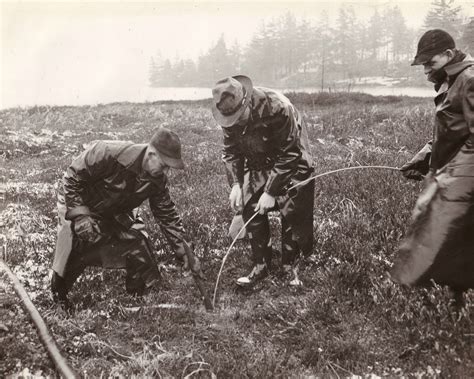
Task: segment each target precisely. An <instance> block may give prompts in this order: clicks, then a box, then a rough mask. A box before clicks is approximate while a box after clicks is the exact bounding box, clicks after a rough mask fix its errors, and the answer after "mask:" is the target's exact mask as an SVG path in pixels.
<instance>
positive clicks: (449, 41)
mask: <svg viewBox="0 0 474 379" xmlns="http://www.w3.org/2000/svg"><path fill="white" fill-rule="evenodd" d="M455 47H456V44H455V43H454V39H453V37H451V35H450V34H449V33H448V32H445V31H444V30H441V29H432V30H428V31H427V32H426V33H425V34H423V35H422V36H421V38H420V41H419V42H418V49H417V51H416V56H415V59H413V62H412V64H411V65H412V66H417V65H421V64H424V63H426V62H428V61H429V60H430V59H431V58H433V57H434V56H435V55H437V54H440V53H442V52H443V51H445V50H447V49H454V48H455Z"/></svg>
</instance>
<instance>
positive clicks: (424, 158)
mask: <svg viewBox="0 0 474 379" xmlns="http://www.w3.org/2000/svg"><path fill="white" fill-rule="evenodd" d="M431 149H432V144H431V142H428V143H427V144H426V145H425V146H423V149H421V150H420V151H419V152H418V153H416V154H415V156H414V157H413V158H412V159H410V160H409V161H408V162H407V163H405V164H404V165H403V166H402V167H401V168H400V171H401V172H402V174H403V176H404V177H405V178H407V179H413V180H422V179H423V178H424V176H425V175H426V174H428V171H429V169H430V159H431Z"/></svg>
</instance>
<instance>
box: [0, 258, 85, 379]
mask: <svg viewBox="0 0 474 379" xmlns="http://www.w3.org/2000/svg"><path fill="white" fill-rule="evenodd" d="M0 269H2V270H3V271H5V272H6V273H7V275H8V277H9V278H10V280H11V282H12V284H13V288H14V290H15V292H16V293H17V295H18V296H19V297H20V299H21V301H22V303H23V305H24V307H25V308H26V310H27V311H28V314H29V315H30V317H31V320H32V321H33V323H34V324H35V327H36V329H37V331H38V334H39V337H40V340H41V342H42V343H43V345H44V346H45V347H46V350H47V352H48V354H49V356H50V358H51V359H52V360H53V362H54V365H55V366H56V368H57V370H58V371H59V373H60V374H61V376H62V377H63V378H66V379H69V378H78V375H77V374H75V373H74V371H73V370H72V369H71V368H70V367H69V366H68V364H67V362H66V359H65V358H64V357H63V356H62V355H61V353H60V352H59V349H58V347H57V345H56V342H54V339H53V337H52V335H51V334H50V332H49V330H48V327H47V325H46V323H45V322H44V320H43V318H42V317H41V315H40V314H39V312H38V310H37V309H36V307H35V306H34V304H33V302H32V301H31V299H30V297H29V296H28V293H27V292H26V290H25V288H24V287H23V286H22V285H21V283H20V281H19V280H18V278H17V276H16V275H15V274H14V273H13V272H12V271H11V270H10V268H9V267H8V266H7V264H6V263H5V262H4V261H3V259H1V258H0Z"/></svg>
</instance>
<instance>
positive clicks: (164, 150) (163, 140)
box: [150, 126, 184, 170]
mask: <svg viewBox="0 0 474 379" xmlns="http://www.w3.org/2000/svg"><path fill="white" fill-rule="evenodd" d="M150 145H151V146H153V147H154V148H155V149H156V150H157V151H158V154H159V155H160V158H161V160H162V161H163V162H164V163H166V164H167V165H168V166H170V167H172V168H177V169H180V170H182V169H184V162H183V160H182V159H181V142H180V141H179V137H178V135H177V134H176V133H175V132H172V131H171V130H169V129H167V128H165V127H163V126H160V127H159V128H158V130H157V131H156V132H155V134H153V137H152V138H151V141H150Z"/></svg>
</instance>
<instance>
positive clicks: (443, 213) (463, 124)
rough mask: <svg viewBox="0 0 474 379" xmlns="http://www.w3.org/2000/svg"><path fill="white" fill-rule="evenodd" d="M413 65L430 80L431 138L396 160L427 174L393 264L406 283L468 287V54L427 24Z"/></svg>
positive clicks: (472, 142)
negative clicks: (432, 91) (404, 160)
mask: <svg viewBox="0 0 474 379" xmlns="http://www.w3.org/2000/svg"><path fill="white" fill-rule="evenodd" d="M412 65H423V66H424V72H425V74H426V75H427V76H428V80H430V81H432V82H434V83H435V89H436V91H437V94H436V97H435V105H436V113H435V124H434V133H433V141H432V146H431V150H432V151H431V152H430V144H428V145H427V146H425V148H424V149H423V151H421V152H420V153H419V154H417V156H415V158H414V159H413V160H412V161H410V162H408V163H407V164H405V165H404V167H402V172H404V174H405V176H406V177H409V178H415V179H417V178H419V177H420V176H421V174H423V175H426V177H425V183H424V190H423V192H422V193H421V195H420V196H419V198H418V200H417V203H416V206H415V210H414V212H413V221H412V225H411V227H410V229H409V231H408V235H407V237H406V239H405V241H404V242H403V244H402V245H401V248H400V252H399V255H398V258H397V260H396V262H395V265H394V267H393V269H392V271H391V275H392V277H393V278H394V279H395V280H396V281H397V282H400V283H403V284H408V285H429V284H430V283H431V282H432V281H434V282H436V283H438V284H444V285H448V286H450V287H451V288H452V289H453V290H454V291H455V292H457V293H462V291H464V290H466V289H467V288H474V60H473V58H472V57H471V56H469V55H466V54H464V53H462V52H461V51H459V50H457V49H456V48H455V43H454V40H453V39H452V37H451V36H450V35H449V34H448V33H446V32H445V31H443V30H440V29H434V30H430V31H427V32H426V33H425V34H424V35H423V36H422V37H421V39H420V41H419V44H418V52H417V55H416V57H415V60H414V62H413V63H412Z"/></svg>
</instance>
